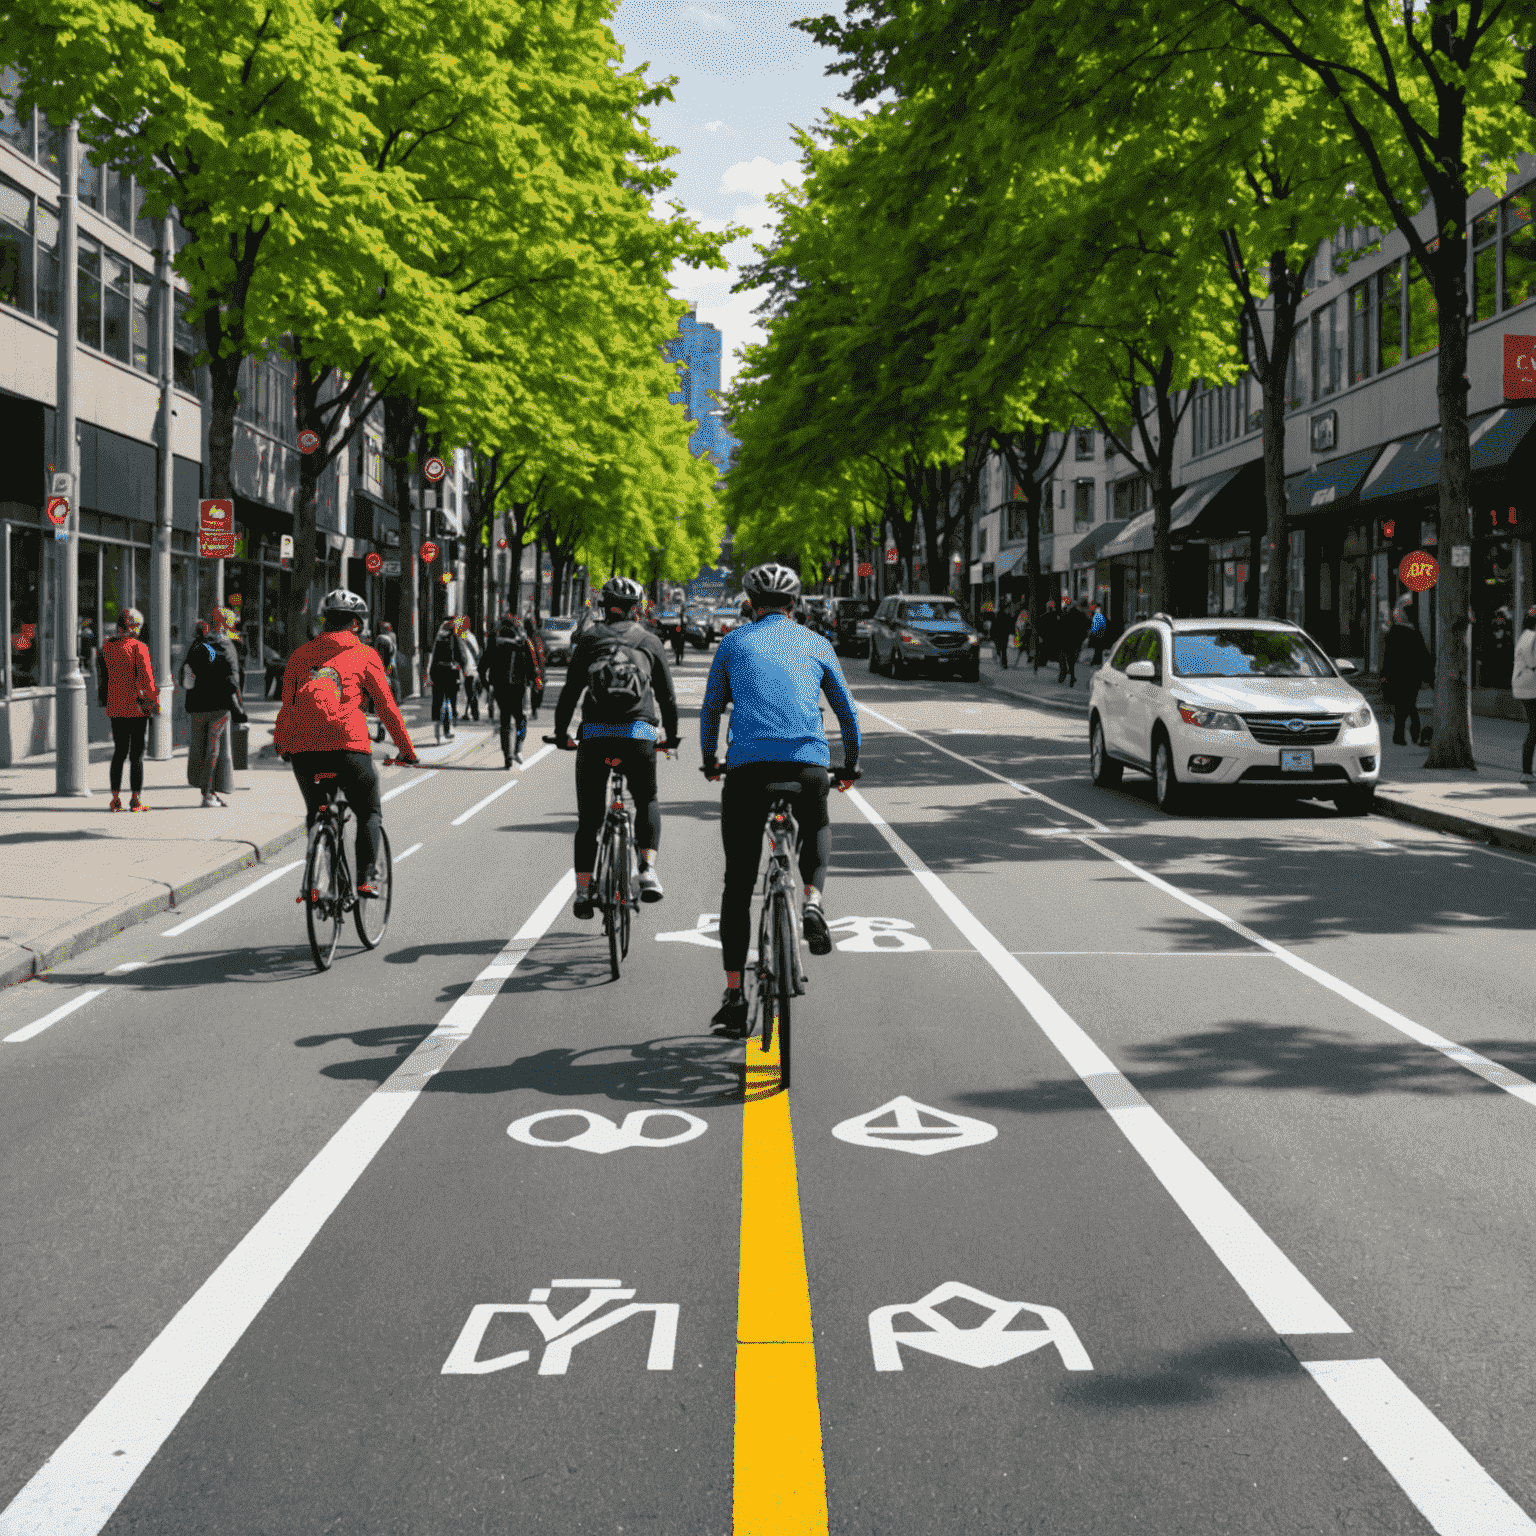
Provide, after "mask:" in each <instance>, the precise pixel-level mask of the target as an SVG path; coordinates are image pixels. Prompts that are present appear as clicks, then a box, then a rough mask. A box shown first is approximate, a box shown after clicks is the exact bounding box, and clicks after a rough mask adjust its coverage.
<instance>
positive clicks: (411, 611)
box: [384, 395, 421, 698]
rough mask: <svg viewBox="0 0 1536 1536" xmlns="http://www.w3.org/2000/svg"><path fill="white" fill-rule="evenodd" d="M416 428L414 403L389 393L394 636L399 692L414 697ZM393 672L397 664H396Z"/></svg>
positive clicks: (417, 642)
mask: <svg viewBox="0 0 1536 1536" xmlns="http://www.w3.org/2000/svg"><path fill="white" fill-rule="evenodd" d="M415 428H416V402H415V401H414V400H409V399H406V398H405V397H404V396H402V395H391V396H390V397H389V398H388V399H386V400H385V402H384V452H385V455H386V456H387V457H388V459H389V463H390V466H391V468H392V469H393V472H394V477H395V481H394V489H395V512H396V514H397V515H398V516H399V519H400V629H399V633H398V634H397V635H396V639H397V641H398V643H399V659H400V661H401V662H403V663H404V671H403V673H402V674H401V675H400V679H399V680H400V692H401V693H402V694H403V695H404V696H405V697H407V698H414V697H415V696H416V694H417V693H418V692H419V691H420V687H421V670H420V669H421V634H420V624H419V622H418V615H417V610H418V607H419V598H420V583H419V581H418V580H417V573H416V528H415V525H414V518H413V515H412V511H411V435H412V433H413V432H414V431H415ZM396 670H397V672H398V671H399V666H398V664H397V668H396Z"/></svg>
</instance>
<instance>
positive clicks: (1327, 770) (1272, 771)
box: [1238, 763, 1349, 784]
mask: <svg viewBox="0 0 1536 1536" xmlns="http://www.w3.org/2000/svg"><path fill="white" fill-rule="evenodd" d="M1324 780H1326V781H1327V782H1329V783H1339V782H1343V783H1345V784H1347V783H1348V782H1349V771H1348V769H1345V768H1341V767H1340V766H1339V765H1338V764H1337V763H1319V764H1318V765H1317V766H1316V767H1315V768H1313V770H1312V772H1311V773H1281V771H1280V770H1279V769H1278V768H1250V769H1248V770H1247V771H1246V772H1245V773H1244V774H1243V776H1242V778H1241V779H1239V780H1238V783H1239V784H1317V783H1321V782H1323V781H1324Z"/></svg>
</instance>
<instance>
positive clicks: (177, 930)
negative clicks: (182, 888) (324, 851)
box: [160, 859, 304, 939]
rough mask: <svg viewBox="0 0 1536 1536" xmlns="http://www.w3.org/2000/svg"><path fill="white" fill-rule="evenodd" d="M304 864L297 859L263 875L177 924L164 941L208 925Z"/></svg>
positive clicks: (167, 932)
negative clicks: (200, 924)
mask: <svg viewBox="0 0 1536 1536" xmlns="http://www.w3.org/2000/svg"><path fill="white" fill-rule="evenodd" d="M303 863H304V860H303V859H295V860H294V861H293V863H292V864H284V865H283V867H282V868H281V869H274V870H273V871H272V873H271V874H269V875H263V876H262V877H261V879H260V880H253V881H252V882H251V883H250V884H249V885H248V886H246V888H245V889H244V890H243V891H236V892H235V894H234V895H233V896H226V897H225V898H224V900H223V901H220V902H216V903H215V904H214V905H213V906H211V907H209V908H208V910H207V911H206V912H199V913H198V914H197V916H196V917H189V918H188V919H187V920H186V922H184V923H177V924H176V926H175V927H174V928H167V929H166V930H165V932H164V933H162V934H161V935H160V937H161V938H162V939H174V938H176V937H177V936H178V935H180V934H183V933H185V932H186V931H187V929H189V928H196V927H197V925H198V924H199V923H206V922H207V921H208V919H209V918H210V917H217V916H218V915H219V913H220V912H227V911H229V909H230V908H231V907H232V906H235V905H236V904H237V903H238V902H242V901H244V900H245V898H246V897H247V896H254V895H255V894H256V892H257V891H259V890H261V889H262V887H263V886H268V885H271V884H272V882H273V881H274V880H281V879H282V877H283V876H284V875H287V874H291V873H292V872H293V871H294V870H296V869H298V868H299V867H300V866H301V865H302V864H303Z"/></svg>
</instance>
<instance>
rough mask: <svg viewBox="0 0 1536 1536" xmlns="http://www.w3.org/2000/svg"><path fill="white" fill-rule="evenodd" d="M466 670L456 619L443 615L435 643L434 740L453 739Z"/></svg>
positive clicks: (433, 653) (433, 656) (433, 665)
mask: <svg viewBox="0 0 1536 1536" xmlns="http://www.w3.org/2000/svg"><path fill="white" fill-rule="evenodd" d="M463 671H464V652H463V649H462V648H461V647H460V645H459V637H458V635H457V634H455V633H454V628H453V620H452V619H444V620H443V622H442V624H441V625H440V626H439V627H438V631H437V639H436V640H435V641H434V642H433V645H432V736H433V739H434V740H435V741H444V740H446V741H452V740H453V720H454V716H455V714H456V713H457V712H458V706H459V677H460V675H461V674H462V672H463Z"/></svg>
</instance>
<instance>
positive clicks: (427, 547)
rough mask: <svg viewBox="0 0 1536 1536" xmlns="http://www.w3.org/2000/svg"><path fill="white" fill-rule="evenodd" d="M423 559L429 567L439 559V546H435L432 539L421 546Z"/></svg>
mask: <svg viewBox="0 0 1536 1536" xmlns="http://www.w3.org/2000/svg"><path fill="white" fill-rule="evenodd" d="M421 558H422V560H423V561H424V562H425V563H426V564H427V565H431V564H432V562H433V561H434V560H436V559H437V545H436V544H434V543H433V542H432V541H431V539H428V540H427V542H426V543H425V544H423V545H422V546H421Z"/></svg>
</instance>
